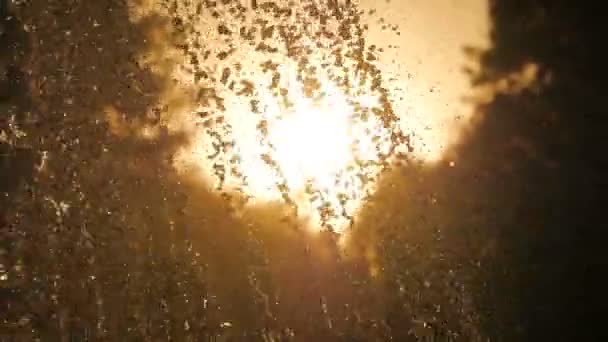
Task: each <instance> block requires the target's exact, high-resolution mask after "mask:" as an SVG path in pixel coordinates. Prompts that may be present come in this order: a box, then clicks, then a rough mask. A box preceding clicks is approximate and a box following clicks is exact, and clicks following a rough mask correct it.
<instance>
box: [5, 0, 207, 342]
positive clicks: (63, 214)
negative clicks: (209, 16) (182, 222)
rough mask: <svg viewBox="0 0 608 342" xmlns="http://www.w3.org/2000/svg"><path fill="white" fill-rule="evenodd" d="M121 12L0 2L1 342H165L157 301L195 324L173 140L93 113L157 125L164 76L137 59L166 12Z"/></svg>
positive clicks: (195, 278)
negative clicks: (137, 132) (130, 131)
mask: <svg viewBox="0 0 608 342" xmlns="http://www.w3.org/2000/svg"><path fill="white" fill-rule="evenodd" d="M128 11H129V8H128V6H127V2H125V1H113V0H103V1H93V2H90V1H8V0H7V1H5V0H2V1H0V129H1V131H2V132H1V134H2V137H1V140H0V179H1V181H0V191H1V197H2V198H1V199H0V215H1V216H0V272H1V273H0V280H1V281H0V340H2V341H34V340H42V341H94V340H131V339H134V338H137V336H149V337H152V338H155V339H160V340H165V339H166V336H167V334H169V333H170V332H171V331H173V333H174V334H178V333H175V332H174V331H175V330H176V328H175V323H173V325H171V324H172V323H171V322H170V321H168V320H167V307H168V306H169V305H172V306H173V307H178V306H179V309H174V310H173V311H174V312H176V313H179V314H183V315H190V317H192V319H193V320H194V321H193V322H195V321H196V322H201V323H200V324H198V323H197V324H195V323H192V327H191V331H192V334H194V335H196V336H202V337H204V336H208V335H209V331H208V330H209V329H208V328H205V327H204V326H203V325H204V324H205V323H204V322H205V319H204V317H203V316H201V315H204V313H203V310H202V306H201V305H200V301H199V299H200V298H203V296H204V286H205V284H204V282H203V281H201V279H202V278H201V275H200V274H199V273H200V272H199V271H198V268H197V267H198V266H197V264H196V262H195V261H193V262H189V261H188V262H186V261H185V260H190V259H191V258H185V257H184V254H188V253H189V251H188V250H187V249H186V248H185V245H186V244H187V243H186V239H183V238H182V237H183V236H182V235H183V232H182V231H181V230H180V231H179V232H175V230H174V229H171V227H172V226H173V225H174V222H175V221H176V220H174V219H173V218H174V217H177V216H178V215H179V214H180V213H181V212H182V210H183V206H184V205H185V196H184V195H182V194H181V193H180V188H179V185H178V184H177V183H176V181H175V177H174V176H173V167H172V166H171V163H170V161H171V156H172V155H173V153H174V151H175V150H176V149H177V148H178V147H179V146H181V145H183V144H184V143H185V139H184V138H183V137H180V136H172V135H170V134H169V133H167V131H166V130H165V129H163V128H162V127H160V128H159V134H158V136H157V137H156V138H155V139H149V140H141V139H138V138H136V137H134V136H129V135H122V136H117V135H116V134H115V133H114V132H113V131H112V127H110V126H111V125H109V124H108V120H107V118H106V114H107V108H111V109H112V110H113V112H114V113H118V115H119V119H120V120H121V122H123V123H125V125H126V126H128V127H131V126H133V125H135V124H142V125H143V124H146V125H151V126H154V127H159V126H158V125H159V123H158V121H159V116H160V115H161V114H162V110H163V109H162V108H161V106H160V104H159V97H160V95H161V93H162V91H163V89H164V88H165V87H166V84H167V82H168V80H167V77H166V75H165V74H163V73H158V72H152V70H150V69H149V68H147V67H145V66H143V65H140V64H139V63H138V59H137V58H138V56H139V55H140V54H145V53H150V52H151V51H152V50H153V49H154V48H155V46H154V40H153V39H151V38H150V37H149V36H148V33H149V32H150V31H151V30H152V29H154V30H161V31H162V28H164V27H165V24H166V21H165V20H164V19H162V18H159V17H155V16H149V17H146V18H144V19H143V20H141V21H139V22H137V23H133V22H131V21H130V19H129V15H128ZM152 52H153V51H152ZM151 208H153V209H151ZM178 237H179V238H180V239H178ZM178 271H179V272H178ZM178 278H179V279H178ZM182 287H184V288H187V290H182ZM176 293H177V294H176ZM190 298H197V301H196V303H195V302H194V300H193V299H192V300H190V303H191V304H190V305H188V304H187V303H188V299H190ZM172 322H174V321H172ZM183 324H184V322H183V320H182V321H180V322H179V331H181V332H183V331H184V330H183ZM172 329H173V330H172ZM162 336H164V337H162ZM175 336H177V335H175Z"/></svg>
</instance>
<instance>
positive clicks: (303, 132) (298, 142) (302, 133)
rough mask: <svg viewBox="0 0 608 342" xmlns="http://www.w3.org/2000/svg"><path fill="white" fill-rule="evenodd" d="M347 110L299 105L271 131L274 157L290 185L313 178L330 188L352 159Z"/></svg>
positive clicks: (298, 184)
mask: <svg viewBox="0 0 608 342" xmlns="http://www.w3.org/2000/svg"><path fill="white" fill-rule="evenodd" d="M348 126H349V124H348V113H347V112H345V108H334V110H333V111H329V110H325V109H323V108H315V107H314V106H312V105H311V106H302V107H298V108H296V110H295V111H294V112H293V113H292V114H291V115H289V116H288V117H286V118H285V119H284V120H281V121H279V122H277V123H276V124H275V125H274V127H272V128H271V130H270V142H271V143H272V145H273V146H275V149H276V154H275V156H276V157H275V159H276V161H277V163H278V164H279V166H280V168H281V170H283V172H284V173H285V177H286V179H287V183H288V185H289V187H290V188H303V187H304V185H305V181H307V180H312V181H314V182H315V183H317V184H319V185H320V186H322V187H325V188H327V187H330V186H331V183H332V181H333V180H334V179H335V178H336V177H337V175H338V173H339V171H340V170H342V169H344V168H345V167H346V165H347V164H348V162H349V160H350V159H351V152H350V145H351V142H350V140H351V139H350V137H349V127H348Z"/></svg>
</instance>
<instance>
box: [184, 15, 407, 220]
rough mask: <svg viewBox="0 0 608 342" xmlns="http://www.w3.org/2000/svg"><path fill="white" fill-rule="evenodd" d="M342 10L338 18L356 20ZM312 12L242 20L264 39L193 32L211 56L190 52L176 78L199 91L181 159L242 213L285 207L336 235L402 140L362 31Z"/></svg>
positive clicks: (229, 29)
mask: <svg viewBox="0 0 608 342" xmlns="http://www.w3.org/2000/svg"><path fill="white" fill-rule="evenodd" d="M345 6H346V7H344V8H342V9H340V10H341V11H343V13H342V14H343V15H347V16H353V17H354V16H357V15H358V14H357V13H358V11H357V8H356V7H355V6H353V5H352V4H351V5H345ZM184 11H188V9H184ZM228 13H229V14H228V15H231V14H230V12H228ZM317 14H318V13H317V12H316V11H315V9H314V6H312V7H311V6H303V7H300V6H295V7H293V8H292V9H290V10H283V11H280V12H279V13H272V11H271V12H265V11H253V12H252V13H251V18H249V17H245V18H244V19H243V20H245V21H248V20H251V24H252V25H254V26H255V25H261V30H262V32H261V33H262V34H261V36H260V35H256V34H255V33H251V34H250V32H249V31H247V30H242V27H237V26H238V25H236V26H234V27H228V26H226V22H225V21H218V22H217V23H216V24H217V25H218V26H217V27H220V28H221V30H220V29H218V30H217V31H215V30H208V27H209V25H212V26H213V25H214V24H210V23H208V22H206V21H200V22H198V21H197V22H194V23H193V25H194V26H196V27H200V31H201V32H205V35H204V37H201V38H204V40H205V42H206V44H208V45H209V46H214V45H213V44H215V46H214V49H215V50H212V51H203V50H202V49H199V48H198V47H197V48H196V49H194V48H193V49H194V51H195V52H191V54H194V55H195V57H196V58H192V57H191V56H190V57H189V58H188V60H189V61H190V64H191V65H188V67H185V68H183V69H180V70H183V72H182V71H179V70H178V71H177V72H176V75H175V78H176V79H179V80H182V81H183V83H184V84H186V83H188V84H191V86H192V87H193V88H194V89H196V92H195V94H196V96H194V101H195V103H196V105H195V106H194V108H193V109H192V111H191V112H189V113H186V115H185V116H186V117H188V118H191V126H192V131H191V136H192V145H191V146H190V147H189V148H188V149H185V150H184V151H182V154H181V156H178V158H176V159H177V160H182V161H185V162H184V163H183V164H188V165H189V166H195V167H196V169H197V170H199V172H200V175H201V177H202V178H204V179H205V180H206V182H207V183H209V184H211V186H212V188H213V190H214V191H217V192H219V193H222V194H223V195H225V197H227V198H228V197H230V198H233V197H237V198H238V201H235V202H237V204H235V206H236V207H237V209H238V210H240V209H242V208H247V207H251V206H257V205H264V204H266V203H282V204H284V206H285V207H286V208H289V210H287V211H288V212H289V216H291V217H294V218H295V219H296V220H295V221H296V222H297V223H298V224H300V223H302V224H304V225H306V226H307V227H309V228H313V229H315V230H319V229H331V230H334V231H342V230H344V229H346V227H348V226H349V225H352V224H353V222H354V220H355V217H356V215H357V212H358V210H359V208H361V206H362V204H363V203H364V201H365V199H366V198H368V197H369V195H370V194H371V193H372V192H373V188H374V185H375V183H376V180H377V178H378V177H379V175H380V173H381V171H382V170H383V168H384V167H385V165H386V162H387V160H388V159H389V158H390V157H391V155H394V152H395V147H396V145H398V144H401V143H402V142H403V141H402V140H399V139H401V138H399V137H400V136H399V135H398V134H397V133H399V132H397V130H399V129H400V127H399V122H398V121H399V119H398V118H397V116H396V115H395V113H394V112H393V111H392V107H391V106H392V105H391V99H390V98H389V97H390V94H389V91H388V90H387V89H386V88H384V87H383V82H384V81H383V79H382V75H381V73H380V71H379V69H378V68H377V67H375V66H374V65H373V64H372V63H371V62H368V61H367V60H366V59H370V60H374V58H373V57H374V56H373V54H374V53H375V51H376V50H375V47H374V48H371V47H370V48H369V49H368V50H367V52H365V53H364V50H365V46H364V40H363V39H362V36H360V35H362V30H361V27H360V24H359V23H358V22H357V21H345V20H343V19H340V18H341V16H333V17H330V18H327V20H326V21H325V24H321V21H319V20H320V19H319V18H318V17H317ZM277 16H278V17H277ZM209 20H211V21H214V20H215V19H213V18H209ZM270 23H273V24H272V25H271V24H270ZM203 28H205V29H203ZM339 29H341V30H342V31H340V34H339V35H336V34H335V33H332V31H333V32H338V31H339ZM345 30H348V31H349V32H351V33H352V34H346V33H345V32H346V31H345ZM254 31H255V30H254ZM254 31H251V32H254ZM228 32H233V33H234V34H232V35H230V34H229V33H228ZM236 32H239V34H238V35H236ZM226 35H229V36H230V37H232V38H230V39H228V40H229V41H230V40H231V41H232V42H233V44H234V45H231V44H226V40H227V38H226V37H225V36H226ZM256 37H257V38H256ZM271 38H272V39H271ZM193 39H194V38H193ZM257 39H260V41H257ZM214 42H215V43H214ZM362 44H363V45H362ZM192 45H193V46H194V45H196V44H194V43H192ZM370 56H371V57H370ZM200 60H206V62H205V64H204V65H211V66H212V67H208V68H201V65H200V64H197V63H196V61H200ZM192 61H194V62H192ZM396 137H397V139H396ZM180 158H181V159H180ZM178 169H181V170H189V169H188V168H187V167H184V166H183V165H182V166H178ZM184 172H188V171H184ZM190 174H192V173H191V172H190ZM243 198H244V199H243ZM238 210H235V211H238Z"/></svg>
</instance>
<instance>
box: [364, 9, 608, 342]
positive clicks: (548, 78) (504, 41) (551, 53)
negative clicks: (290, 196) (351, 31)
mask: <svg viewBox="0 0 608 342" xmlns="http://www.w3.org/2000/svg"><path fill="white" fill-rule="evenodd" d="M490 8H491V19H492V21H493V30H492V35H491V38H492V46H491V48H490V49H489V50H487V51H480V50H476V49H474V48H467V49H466V50H465V51H467V52H468V53H471V56H472V57H474V58H479V60H480V62H481V66H482V68H481V72H480V73H479V74H473V75H472V80H473V83H474V84H475V85H477V86H484V87H490V88H492V89H494V96H493V97H492V99H491V100H490V101H489V102H484V103H479V104H478V110H477V116H476V118H475V120H474V122H475V124H474V126H473V127H472V128H471V131H470V133H469V134H468V135H467V136H465V137H464V138H463V140H462V142H461V144H460V145H459V146H457V147H456V148H453V149H452V150H450V151H449V152H448V153H447V154H446V159H445V161H444V162H442V163H441V164H440V165H438V166H437V167H434V168H431V169H418V168H416V167H408V168H405V169H399V170H394V171H393V172H392V173H390V174H387V175H386V176H385V178H384V181H383V184H382V185H381V188H380V190H379V192H378V194H377V195H376V196H375V198H374V199H373V200H372V202H371V204H370V206H373V207H376V208H379V209H378V210H376V209H369V210H367V211H366V212H365V213H364V215H363V217H364V218H363V221H364V222H362V223H361V228H359V230H358V231H357V233H356V235H360V236H361V240H363V243H369V241H374V244H375V245H374V247H375V248H376V249H377V251H378V260H379V262H380V263H381V265H382V267H383V268H384V270H385V273H384V276H383V279H384V282H385V284H386V285H385V286H386V288H387V290H386V295H387V296H389V298H390V299H389V301H388V302H389V303H390V307H391V308H392V310H389V311H388V316H387V320H388V321H389V325H391V327H394V328H395V329H396V330H394V331H397V333H396V334H395V335H393V337H394V338H395V339H396V340H399V341H401V340H408V337H407V336H406V335H407V333H408V329H401V328H397V327H400V326H403V324H404V323H403V322H415V321H416V319H418V320H422V321H425V322H429V323H430V326H431V327H432V328H429V330H440V333H441V329H442V328H440V327H441V326H442V325H443V326H445V327H446V330H443V331H448V335H449V334H451V333H450V332H457V333H458V334H459V335H460V338H461V339H463V340H467V341H468V340H476V338H479V337H476V334H477V333H480V335H479V336H488V337H490V338H491V340H493V341H494V340H495V341H524V340H525V341H601V340H604V339H605V328H604V327H603V326H602V323H600V322H601V320H602V318H601V317H603V316H604V313H605V312H606V306H605V304H604V301H603V300H601V299H600V298H602V297H604V292H605V281H602V280H601V279H600V278H601V275H600V273H603V272H601V271H600V270H601V269H605V268H606V265H607V260H608V259H607V254H606V252H605V246H604V244H605V241H606V233H605V232H604V230H605V224H604V222H605V217H604V216H605V214H604V213H603V207H604V205H602V204H601V203H602V201H601V198H602V197H603V196H602V191H603V190H604V189H606V181H605V180H604V179H603V178H602V177H604V175H606V172H607V171H608V163H607V162H606V152H605V147H604V146H605V143H604V141H603V140H605V138H602V137H605V136H606V131H605V130H606V127H608V126H607V119H606V115H605V111H606V110H605V108H606V103H605V97H604V96H603V93H604V89H605V85H604V83H605V76H604V75H605V59H604V57H603V54H602V53H600V52H599V51H598V50H597V49H596V48H597V47H598V44H601V42H602V41H603V39H602V33H601V32H602V30H601V24H600V22H599V21H598V20H599V18H598V17H597V16H596V15H597V13H598V10H599V9H598V8H595V7H594V6H592V5H590V4H574V3H572V2H568V1H491V6H490ZM527 64H536V65H537V66H538V74H537V79H536V81H535V82H533V83H532V84H530V85H529V86H527V87H525V88H524V89H523V90H521V91H519V90H518V91H509V87H508V86H507V87H506V88H504V87H503V88H500V87H498V86H497V85H498V83H499V81H501V80H502V79H505V78H507V77H508V76H509V75H512V74H515V73H518V72H520V70H522V68H523V67H524V66H525V65H527ZM450 161H454V162H455V164H454V166H453V167H450V166H449V162H450ZM374 202H376V203H375V204H374ZM368 223H369V224H370V226H369V227H368V226H366V225H367V224H368ZM372 224H373V226H372ZM363 227H365V229H364V228H363ZM371 227H373V228H371ZM370 237H372V238H370ZM408 324H409V325H412V326H414V325H415V324H414V323H406V325H408ZM476 324H479V327H480V331H478V332H475V331H474V330H471V329H469V327H471V326H475V325H476ZM436 328H437V329H436ZM427 333H429V334H434V333H436V332H431V331H428V332H427ZM453 335H455V334H453ZM467 335H468V336H467Z"/></svg>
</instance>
